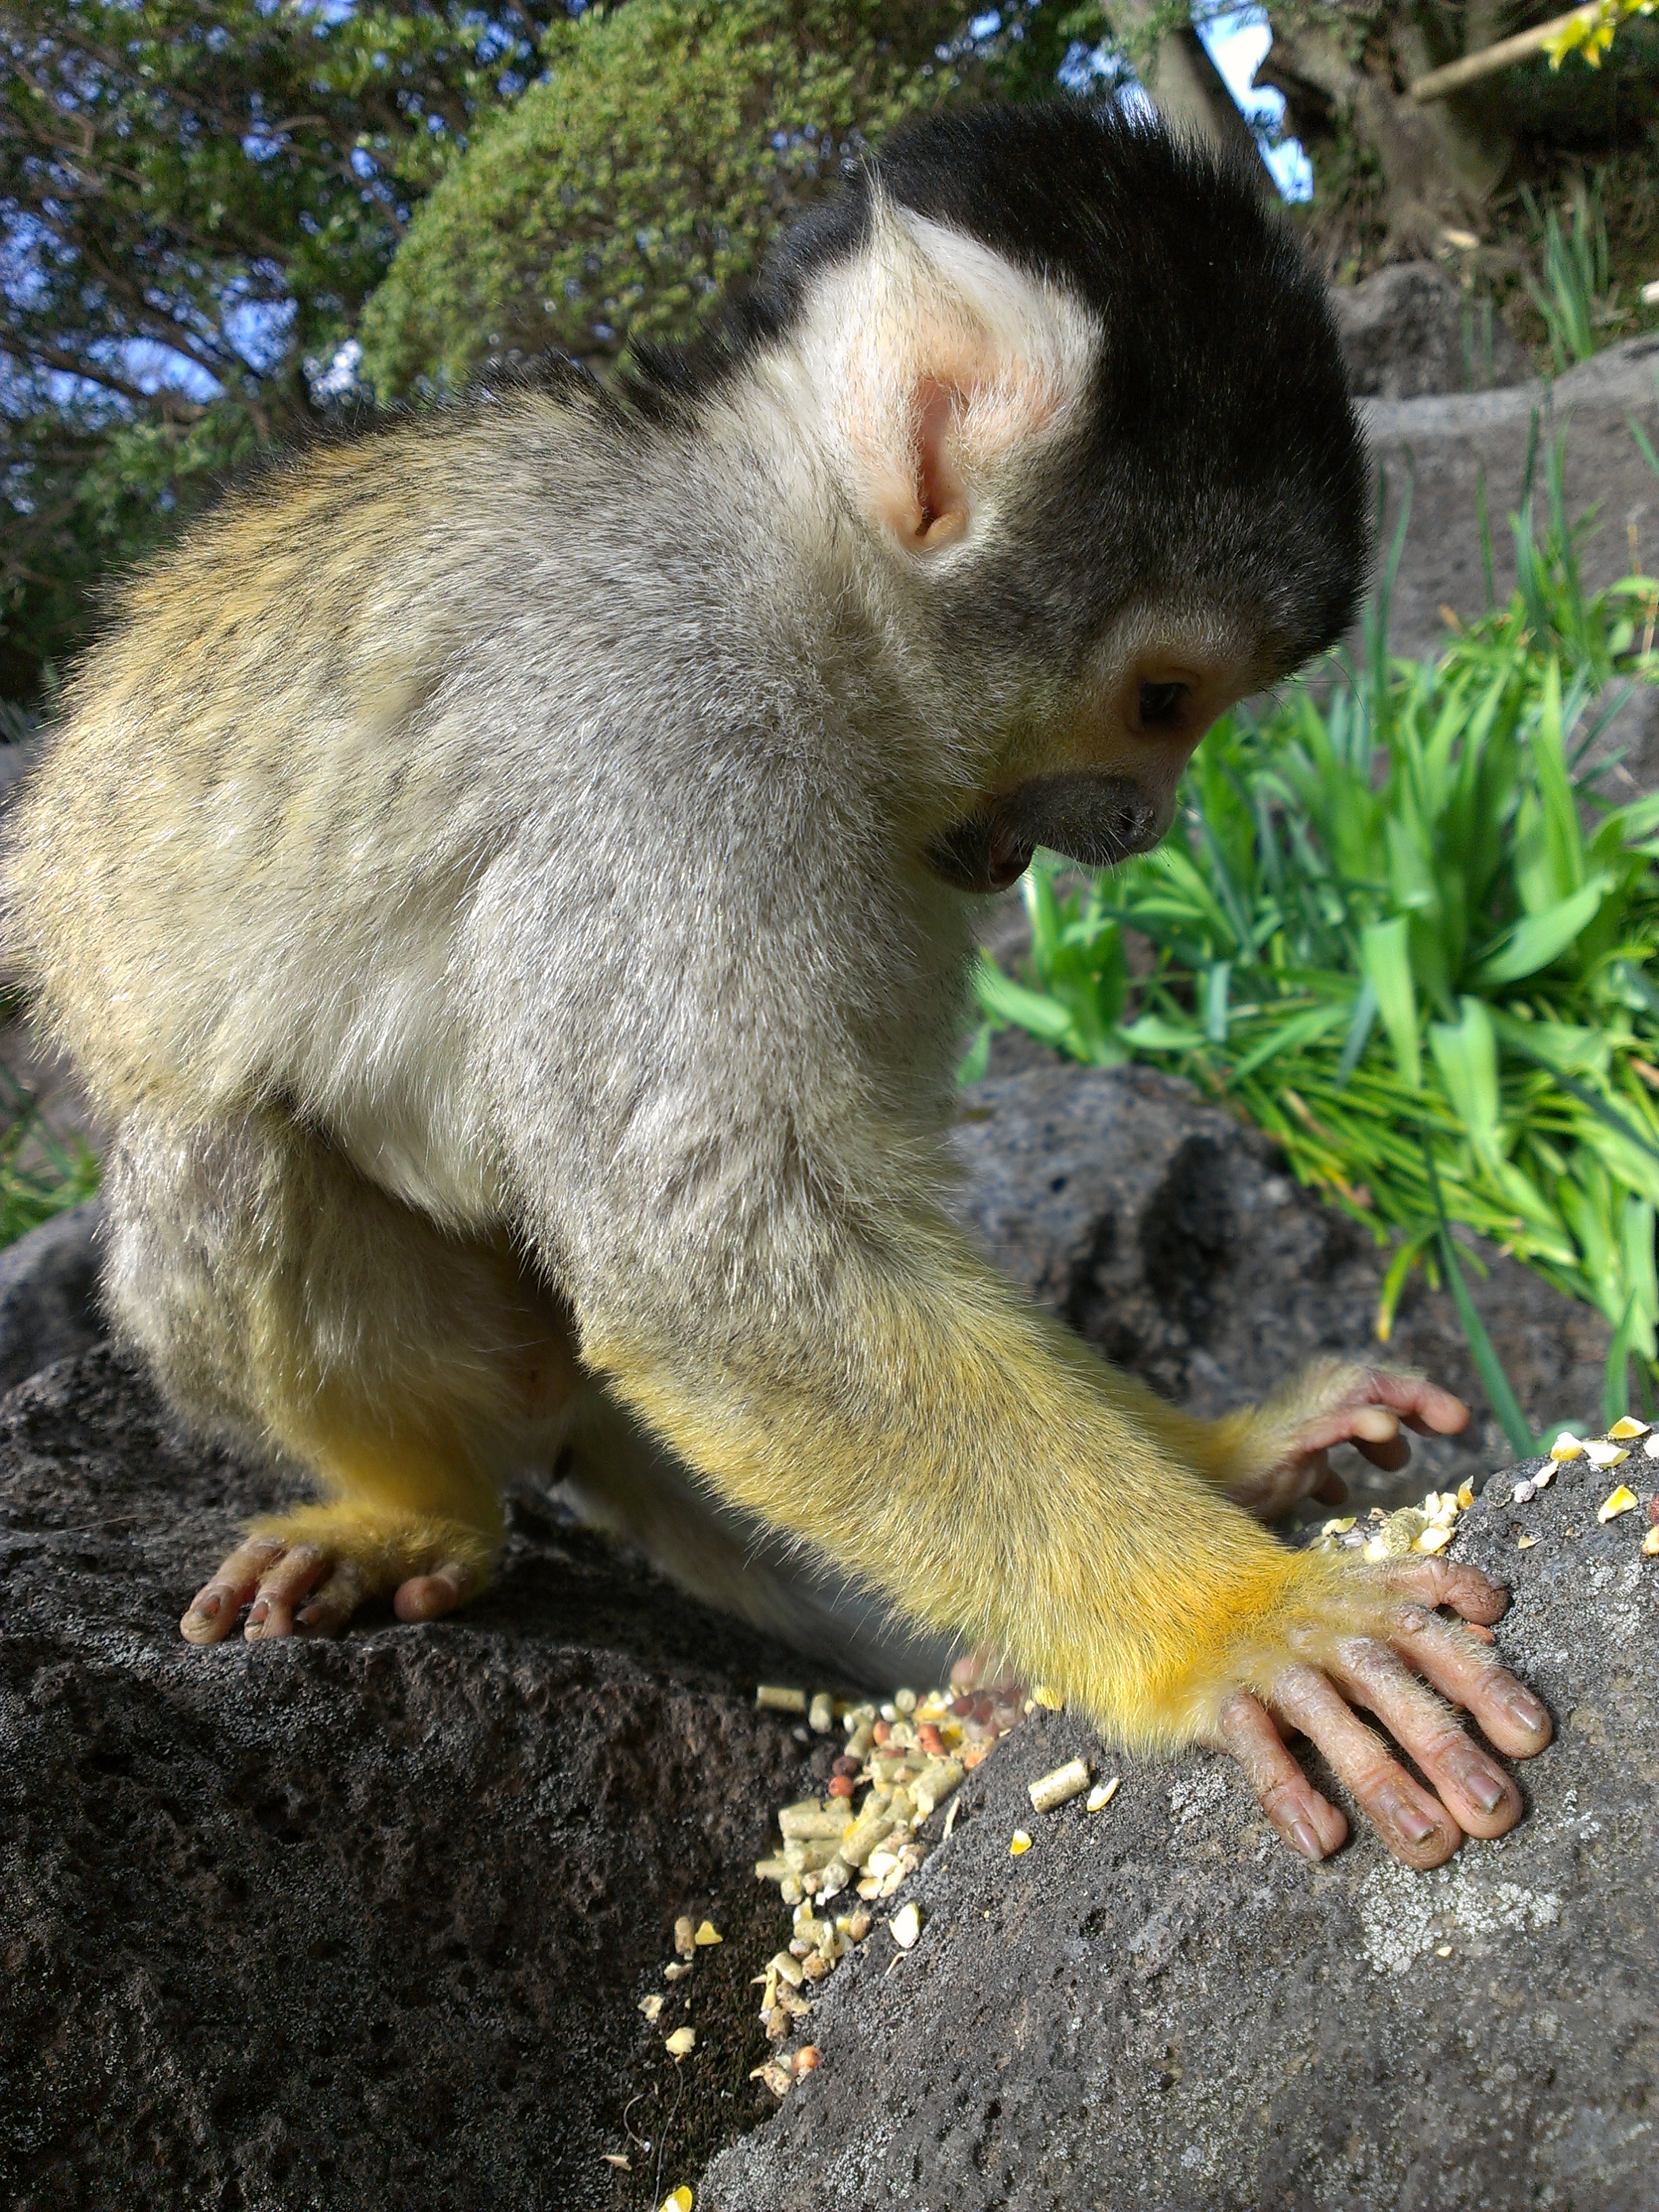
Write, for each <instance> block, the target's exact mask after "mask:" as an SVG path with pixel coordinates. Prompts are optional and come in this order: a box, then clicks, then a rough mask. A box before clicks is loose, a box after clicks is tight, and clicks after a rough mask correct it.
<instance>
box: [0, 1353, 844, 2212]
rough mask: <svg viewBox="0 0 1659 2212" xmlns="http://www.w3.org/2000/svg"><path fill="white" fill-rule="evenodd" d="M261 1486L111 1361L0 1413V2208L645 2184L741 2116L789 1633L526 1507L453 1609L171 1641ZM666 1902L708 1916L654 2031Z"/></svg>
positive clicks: (751, 2093) (786, 1737) (56, 1377)
mask: <svg viewBox="0 0 1659 2212" xmlns="http://www.w3.org/2000/svg"><path fill="white" fill-rule="evenodd" d="M271 1497H272V1484H271V1479H270V1476H269V1475H264V1474H258V1473H251V1472H250V1471H249V1470H247V1469H246V1468H241V1467H240V1466H239V1465H237V1463H236V1462H234V1461H233V1460H231V1459H229V1458H228V1457H227V1456H226V1455H225V1454H223V1453H222V1452H221V1451H217V1450H216V1449H211V1448H205V1447H203V1446H200V1445H197V1444H185V1443H183V1442H181V1440H180V1439H179V1437H177V1436H176V1435H175V1434H174V1433H173V1431H172V1430H171V1428H170V1427H169V1426H168V1425H167V1422H166V1421H165V1419H163V1418H162V1417H161V1413H160V1412H159V1409H158V1407H157V1406H156V1404H155V1401H154V1399H153V1398H152V1397H151V1395H150V1394H149V1391H148V1390H147V1389H145V1387H144V1386H143V1384H142V1383H139V1382H138V1381H137V1380H136V1379H135V1378H134V1377H133V1376H131V1375H130V1374H128V1373H126V1372H125V1370H123V1369H122V1368H121V1367H120V1366H119V1364H118V1363H117V1362H116V1360H115V1359H114V1358H113V1357H112V1354H111V1353H110V1352H108V1351H106V1350H100V1351H94V1352H91V1353H88V1355H87V1356H86V1357H85V1358H82V1360H81V1361H80V1362H78V1363H76V1364H64V1365H62V1366H58V1367H55V1368H52V1369H51V1370H48V1371H47V1372H46V1374H45V1375H44V1376H40V1377H38V1378H37V1379H36V1380H35V1381H33V1383H28V1384H27V1385H25V1386H24V1388H23V1389H21V1390H19V1391H15V1392H14V1393H13V1394H12V1395H11V1396H10V1397H9V1398H8V1399H7V1400H6V1401H4V1403H3V1405H0V1960H3V1966H4V1976H3V1982H0V2202H3V2203H6V2204H8V2205H9V2206H11V2207H13V2208H15V2212H116V2208H118V2212H177V2208H179V2207H182V2206H189V2207H191V2208H196V2207H209V2206H211V2207H213V2208H215V2212H301V2208H317V2212H383V2209H384V2212H392V2208H403V2207H406V2206H411V2205H420V2206H422V2207H423V2208H437V2207H449V2208H453V2212H479V2208H480V2207H483V2206H489V2207H490V2208H491V2212H497V2208H499V2212H586V2208H590V2207H592V2208H604V2212H622V2208H624V2207H626V2208H634V2207H638V2206H643V2205H645V2204H647V2203H649V2204H651V2205H655V2204H657V2203H660V2201H661V2199H662V2197H663V2196H664V2195H665V2192H666V2191H667V2189H668V2188H669V2187H670V2186H671V2185H674V2184H676V2183H677V2182H678V2181H679V2180H682V2179H684V2178H685V2176H686V2174H687V2173H688V2172H691V2171H695V2167H696V2163H698V2162H700V2160H701V2159H702V2157H705V2156H707V2154H708V2152H709V2150H711V2149H712V2148H714V2147H716V2146H717V2145H718V2144H719V2143H720V2142H721V2141H723V2140H725V2139H726V2137H727V2136H730V2135H731V2134H732V2132H734V2130H736V2129H737V2128H738V2127H739V2126H740V2125H743V2124H745V2123H747V2122H749V2121H750V2120H752V2119H753V2118H755V2117H757V2115H758V2114H759V2113H760V2112H762V2111H763V2110H765V2109H767V2108H769V2104H770V2100H769V2096H768V2094H767V2093H766V2092H764V2091H763V2090H762V2089H761V2088H760V2087H759V2085H758V2084H757V2083H753V2082H750V2081H749V2079H748V2078H747V2077H748V2072H749V2069H750V2067H751V2066H753V2065H755V2064H756V2063H757V2061H758V2059H759V2057H760V2056H761V2055H762V2054H763V2051H764V2043H763V2039H762V2037H761V2033H760V2029H759V2026H758V2023H757V2021H755V2020H754V2017H753V2012H754V2006H753V1996H752V1992H751V1991H750V1990H748V1989H747V1987H746V1986H744V1984H745V1978H746V1976H747V1975H748V1973H749V1972H750V1971H752V1968H751V1966H750V1963H749V1961H750V1959H751V1958H752V1955H753V1954H754V1953H755V1951H756V1949H757V1947H761V1946H764V1947H765V1948H773V1946H774V1945H775V1941H776V1936H775V1930H774V1929H772V1927H771V1924H770V1923H771V1919H772V1918H775V1915H776V1911H777V1906H776V1899H775V1893H771V1892H767V1893H760V1892H759V1887H758V1885H757V1883H756V1881H755V1880H754V1876H753V1873H752V1871H751V1862H752V1861H753V1859H754V1857H755V1855H756V1853H757V1850H761V1849H763V1848H764V1838H765V1832H766V1824H767V1815H768V1812H769V1808H771V1807H773V1806H775V1805H776V1804H778V1803H781V1802H786V1801H787V1799H788V1798H790V1797H792V1796H800V1795H801V1794H802V1793H803V1791H804V1790H807V1789H810V1788H813V1787H818V1788H821V1787H822V1786H823V1779H824V1778H825V1774H826V1773H827V1765H826V1761H827V1759H828V1756H829V1753H828V1749H827V1747H825V1746H824V1745H823V1741H822V1740H815V1746H816V1747H815V1748H814V1749H812V1750H811V1751H808V1750H806V1749H804V1748H803V1747H802V1746H801V1745H800V1744H799V1743H798V1742H796V1741H795V1740H794V1739H793V1735H792V1734H791V1728H790V1723H788V1722H787V1721H781V1720H780V1719H779V1718H778V1717H776V1716H775V1715H768V1714H764V1713H757V1712H756V1711H754V1709H753V1693H754V1687H755V1684H756V1682H757V1680H760V1679H768V1678H770V1677H775V1675H776V1674H777V1672H778V1670H779V1669H780V1668H784V1669H787V1668H789V1667H790V1665H791V1662H790V1659H789V1657H788V1656H787V1654H784V1653H781V1652H780V1651H779V1650H777V1649H776V1648H775V1647H769V1646H768V1645H766V1644H764V1643H763V1642H762V1641H761V1640H760V1639H759V1638H756V1637H754V1636H752V1635H750V1634H749V1633H748V1632H745V1631H744V1630H742V1629H740V1628H738V1627H737V1626H734V1625H733V1624H732V1623H731V1622H729V1621H726V1620H721V1619H720V1618H719V1617H718V1616H717V1615H715V1614H713V1613H708V1612H707V1611H705V1610H704V1609H703V1608H702V1607H699V1606H696V1605H694V1604H692V1603H691V1602H690V1601H688V1600H685V1599H683V1598H681V1597H680V1596H679V1595H678V1594H677V1593H675V1592H674V1591H673V1590H672V1589H670V1588H669V1587H668V1586H667V1585H666V1584H665V1583H661V1582H659V1581H658V1580H656V1579H655V1578H654V1577H651V1576H649V1575H647V1573H645V1572H644V1571H642V1570H639V1569H636V1568H635V1567H633V1566H631V1565H629V1563H628V1562H627V1561H626V1560H623V1559H618V1558H617V1556H616V1555H615V1554H614V1553H611V1552H610V1551H609V1550H608V1549H607V1548H606V1547H604V1546H603V1545H601V1544H600V1543H599V1541H598V1540H597V1539H596V1538H593V1537H592V1536H590V1535H587V1534H585V1533H584V1532H582V1531H580V1530H576V1529H572V1528H561V1527H558V1526H557V1525H556V1523H555V1522H553V1521H552V1520H551V1519H550V1518H548V1517H546V1516H544V1514H542V1513H541V1512H540V1511H538V1510H537V1508H536V1506H535V1504H533V1503H527V1504H521V1505H520V1509H519V1510H518V1512H517V1515H516V1525H515V1528H514V1531H513V1536H512V1538H511V1541H510V1542H509V1546H508V1550H507V1559H506V1561H505V1564H504V1566H503V1570H502V1572H501V1577H500V1579H499V1580H498V1582H497V1583H495V1586H494V1587H493V1589H491V1590H490V1591H489V1592H488V1593H487V1594H486V1595H485V1596H484V1597H483V1598H482V1599H481V1600H479V1601H478V1602H477V1603H476V1604H475V1605H473V1606H471V1607H469V1608H468V1609H467V1610H466V1612H465V1613H464V1614H462V1615H461V1616H459V1618H458V1619H456V1620H453V1621H447V1622H443V1623H441V1624H435V1625H433V1626H428V1627H425V1628H410V1627H406V1626H402V1625H401V1624H399V1623H397V1622H395V1621H393V1620H392V1619H391V1616H390V1614H389V1613H388V1612H385V1611H382V1612H381V1613H380V1614H379V1615H378V1616H375V1615H369V1616H368V1617H366V1618H365V1620H364V1621H363V1625H362V1626H361V1627H359V1628H357V1629H356V1630H355V1631H354V1632H352V1633H351V1634H349V1635H348V1636H345V1637H343V1638H340V1639H339V1640H338V1641H337V1642H319V1641H305V1640H297V1639H296V1640H295V1641H292V1642H289V1643H283V1644H270V1645H258V1644H244V1643H243V1642H242V1641H241V1640H240V1638H237V1639H236V1640H234V1642H232V1643H229V1644H224V1645H222V1646H221V1647H219V1648H218V1649H217V1650H211V1651H198V1650H191V1649H190V1648H189V1647H188V1646H187V1645H185V1644H183V1643H181V1642H180V1641H179V1633H178V1619H179V1613H181V1611H182V1610H183V1608H184V1607H185V1605H186V1604H187V1603H188V1601H189V1599H190V1595H191V1590H192V1589H193V1587H194V1586H195V1584H196V1583H197V1582H198V1581H199V1580H200V1578H201V1577H202V1574H203V1572H204V1571H205V1570H206V1569H207V1568H208V1567H209V1566H210V1565H211V1564H212V1562H213V1561H214V1559H216V1557H217V1556H218V1553H219V1552H220V1551H221V1550H222V1547H223V1542H224V1539H225V1537H226V1535H227V1534H228V1533H229V1532H230V1530H231V1529H232V1528H234V1525H235V1523H236V1522H237V1521H238V1519H239V1518H240V1517H241V1516H243V1515H245V1514H246V1513H247V1512H248V1511H250V1510H254V1509H256V1508H258V1507H260V1506H263V1505H266V1504H270V1501H271ZM786 1679H787V1674H786ZM821 1770H822V1771H821ZM767 1900H769V1901H770V1914H769V1916H767V1915H766V1913H765V1906H766V1903H767ZM682 1912H690V1913H692V1914H693V1915H694V1916H696V1917H698V1918H701V1917H702V1916H703V1915H704V1914H705V1913H707V1914H708V1915H709V1916H710V1917H712V1918H713V1920H714V1924H715V1926H716V1927H717V1928H718V1929H720V1931H721V1932H722V1934H723V1935H724V1936H726V1942H725V1943H724V1944H722V1945H721V1946H720V1948H717V1949H711V1950H709V1951H707V1952H705V1953H702V1954H699V1957H698V1961H697V1964H696V1968H695V1970H694V1972H693V1974H692V1976H691V1977H690V1978H689V1979H688V1980H686V1981H684V1983H681V1984H678V1985H675V1986H674V1987H673V1988H672V1989H671V1990H669V1991H668V1995H669V2003H668V2005H667V2007H666V2008H665V2011H664V2014H663V2016H662V2018H661V2020H660V2021H659V2023H658V2024H657V2025H656V2026H654V2027H652V2026H650V2025H648V2024H647V2022H646V2021H644V2020H642V2019H641V2016H640V2015H639V2013H638V2011H637V2010H636V2009H635V2006H636V2002H637V2000H638V1998H639V1996H641V1994H642V1993H643V1992H644V1991H645V1990H647V1989H655V1990H664V1989H665V1987H666V1985H665V1983H664V1981H663V1979H662V1977H661V1972H660V1968H661V1966H662V1963H663V1962H664V1961H665V1960H667V1959H668V1958H670V1957H671V1955H672V1949H671V1931H672V1926H673V1922H674V1919H675V1917H676V1915H677V1914H679V1913H682ZM688 1996H689V1997H690V2003H689V2004H688V2003H687V2002H686V1999H687V1997H688ZM687 2021H689V2022H690V2023H691V2024H692V2025H693V2026H694V2027H695V2028H696V2033H697V2035H698V2039H699V2051H698V2054H697V2061H696V2075H695V2077H688V2076H686V2075H684V2074H683V2073H682V2072H680V2071H678V2070H677V2069H676V2068H675V2067H674V2065H673V2064H672V2063H671V2061H670V2060H669V2059H668V2057H666V2055H665V2052H664V2050H663V2038H664V2036H665V2034H666V2033H667V2032H668V2031H669V2029H670V2028H671V2027H675V2026H678V2025H680V2024H682V2023H684V2022H687ZM641 2142H643V2143H645V2144H647V2145H648V2146H649V2148H648V2149H642V2148H641ZM606 2151H611V2152H616V2153H619V2154H623V2155H627V2156H630V2157H631V2159H632V2162H633V2171H632V2172H622V2171H620V2170H618V2169H616V2168H613V2167H611V2166H608V2165H606V2164H605V2163H604V2162H603V2156H602V2154H604V2153H605V2152H606Z"/></svg>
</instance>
